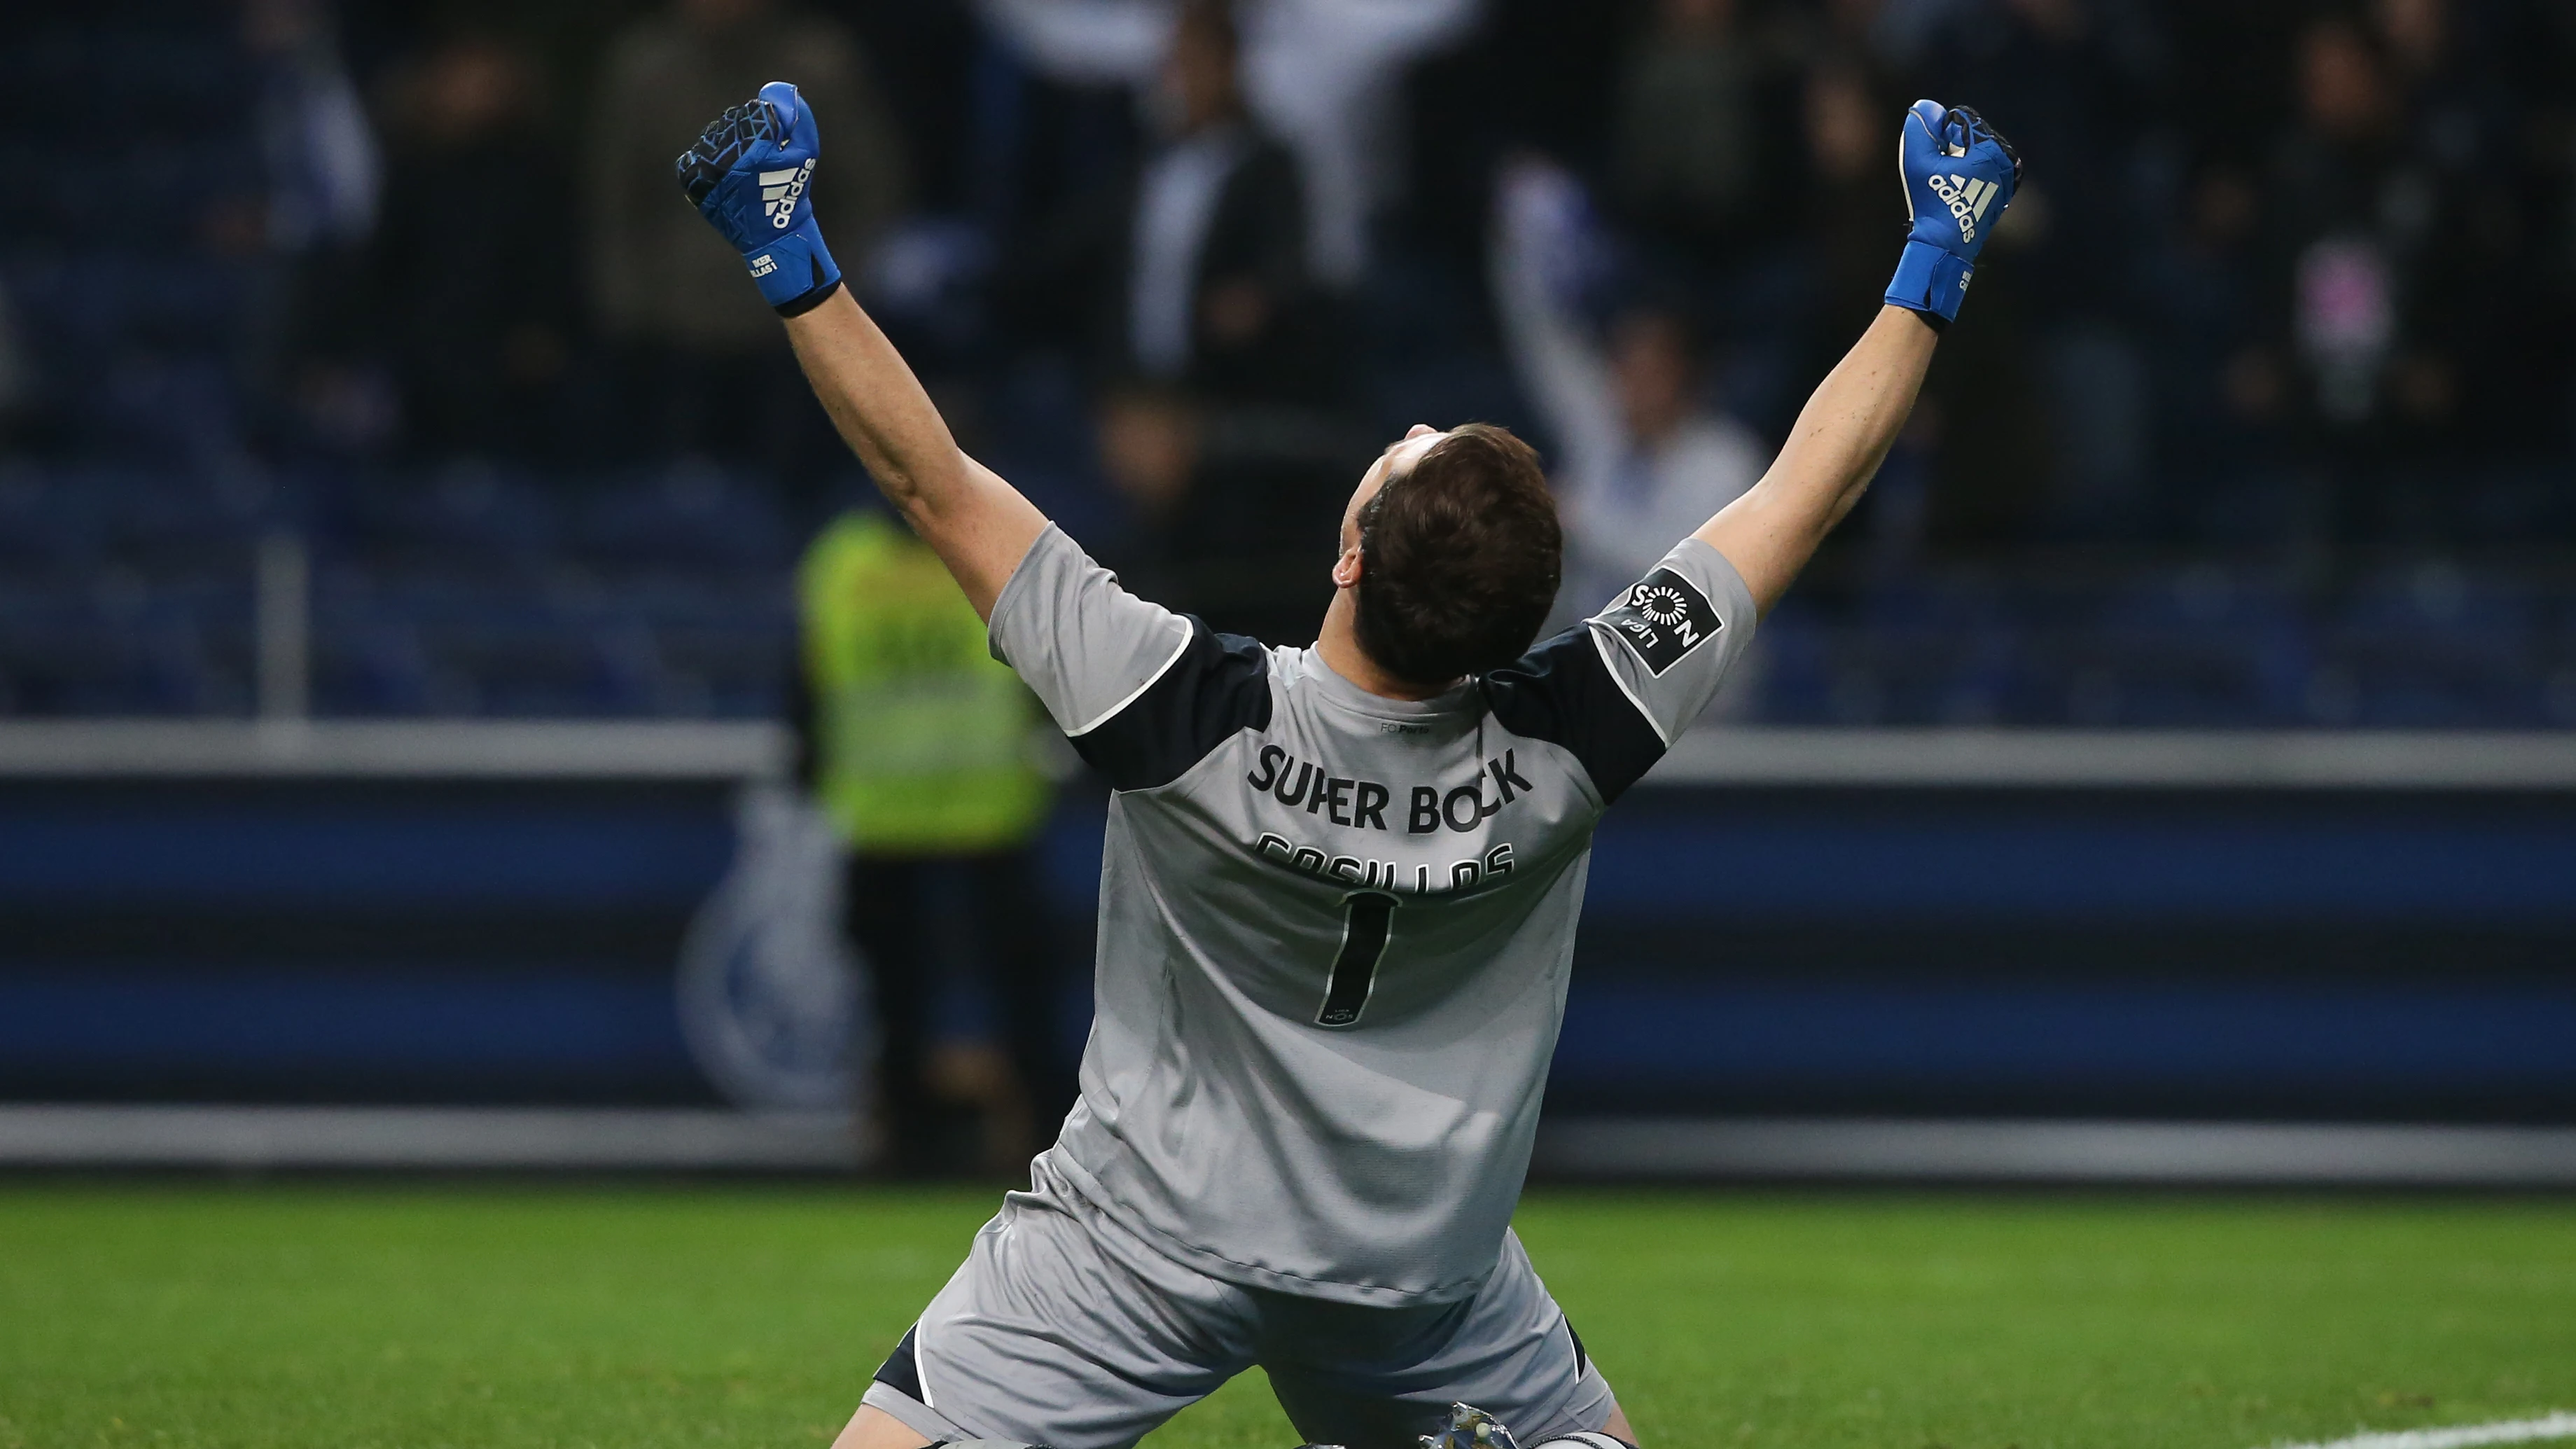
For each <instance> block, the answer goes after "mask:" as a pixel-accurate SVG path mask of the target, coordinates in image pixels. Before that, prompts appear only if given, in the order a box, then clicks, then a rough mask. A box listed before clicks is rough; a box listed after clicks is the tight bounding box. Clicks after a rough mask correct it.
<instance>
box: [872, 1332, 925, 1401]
mask: <svg viewBox="0 0 2576 1449" xmlns="http://www.w3.org/2000/svg"><path fill="white" fill-rule="evenodd" d="M920 1331H921V1329H920V1326H919V1325H918V1324H916V1325H914V1326H913V1327H911V1328H907V1329H905V1330H904V1331H903V1342H901V1343H898V1344H896V1345H895V1346H894V1352H892V1353H890V1354H888V1355H886V1361H885V1365H884V1366H883V1367H881V1368H879V1369H878V1370H877V1375H876V1378H877V1382H878V1383H881V1384H883V1385H885V1386H886V1387H887V1388H890V1389H893V1390H894V1391H895V1392H897V1393H900V1394H902V1395H904V1396H905V1397H906V1398H909V1399H911V1400H912V1401H913V1402H915V1403H928V1402H929V1400H928V1399H926V1398H924V1397H923V1396H922V1392H921V1360H920V1357H919V1354H918V1351H917V1350H915V1349H914V1348H913V1346H912V1338H913V1335H914V1334H916V1333H918V1332H920Z"/></svg>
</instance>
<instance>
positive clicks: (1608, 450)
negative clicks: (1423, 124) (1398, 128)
mask: <svg viewBox="0 0 2576 1449" xmlns="http://www.w3.org/2000/svg"><path fill="white" fill-rule="evenodd" d="M1495 210H1496V218H1495V223H1496V224H1495V238H1494V257H1493V280H1494V293H1495V304H1496V310H1497V311H1498V312H1499V313H1500V314H1501V317H1502V321H1503V328H1504V333H1505V336H1506V337H1507V338H1508V340H1509V342H1510V344H1511V349H1512V358H1513V362H1514V363H1515V365H1516V366H1517V367H1518V369H1519V371H1520V376H1521V384H1522V386H1523V387H1525V388H1527V389H1528V390H1529V393H1530V397H1531V399H1532V400H1533V401H1534V402H1536V403H1537V405H1538V408H1539V412H1540V414H1541V415H1542V416H1543V417H1544V418H1545V419H1546V421H1547V426H1548V431H1549V433H1550V434H1551V435H1552V436H1553V437H1554V439H1555V442H1556V450H1557V456H1556V458H1555V459H1554V460H1553V463H1554V466H1553V467H1552V468H1551V469H1550V476H1551V477H1552V478H1553V479H1554V481H1555V484H1556V488H1557V495H1558V498H1559V500H1560V502H1561V504H1562V506H1563V509H1564V512H1565V543H1566V550H1565V551H1566V567H1565V586H1564V587H1563V588H1562V589H1561V590H1560V591H1559V593H1558V604H1557V612H1558V614H1559V615H1560V616H1562V617H1564V618H1567V619H1574V618H1581V617H1584V616H1585V615H1588V614H1591V613H1593V612H1595V611H1596V610H1598V609H1600V608H1601V607H1602V606H1603V605H1605V604H1607V603H1608V602H1609V601H1610V599H1611V598H1612V597H1613V596H1614V595H1616V594H1617V593H1618V592H1619V591H1620V590H1621V589H1624V588H1626V587H1627V586H1628V585H1630V584H1632V583H1635V582H1636V581H1637V580H1638V579H1640V578H1642V577H1644V576H1645V574H1646V572H1647V571H1648V570H1650V569H1652V568H1653V567H1654V566H1655V561H1656V560H1657V559H1660V558H1662V557H1663V556H1664V553H1665V552H1666V551H1667V550H1669V549H1670V548H1671V547H1672V546H1673V545H1674V544H1675V543H1677V542H1679V541H1680V540H1681V539H1682V538H1683V537H1684V536H1685V535H1687V534H1690V533H1692V532H1693V531H1695V530H1697V529H1698V528H1699V526H1700V525H1701V524H1703V523H1706V522H1707V521H1708V519H1709V516H1710V515H1711V514H1714V513H1715V512H1717V510H1719V509H1720V508H1723V507H1725V506H1726V505H1727V504H1728V503H1730V502H1733V501H1734V500H1735V498H1736V497H1737V495H1739V494H1741V493H1743V492H1744V490H1746V489H1747V488H1750V487H1752V486H1753V483H1754V480H1756V479H1757V478H1759V477H1761V475H1762V470H1763V468H1764V467H1765V466H1767V465H1768V463H1769V461H1770V451H1769V450H1768V449H1767V448H1765V447H1763V446H1762V443H1761V440H1760V439H1758V438H1756V437H1754V436H1753V434H1752V432H1751V431H1750V430H1748V429H1747V428H1745V426H1744V425H1743V424H1741V423H1739V422H1737V421H1735V420H1734V419H1733V418H1729V417H1726V416H1724V415H1723V414H1720V413H1716V412H1713V411H1711V410H1710V409H1709V407H1708V405H1707V403H1706V400H1705V397H1704V395H1703V388H1702V377H1701V372H1700V367H1699V359H1698V357H1697V354H1696V349H1695V347H1694V345H1693V341H1692V337H1691V328H1690V324H1689V322H1688V321H1687V319H1686V318H1685V317H1683V316H1682V315H1681V314H1679V313H1678V312H1676V311H1674V310H1671V309H1669V308H1657V307H1653V306H1645V307H1634V308H1631V309H1629V310H1627V311H1626V312H1624V313H1623V314H1622V315H1621V316H1620V317H1619V318H1618V319H1617V321H1616V322H1615V323H1614V325H1613V326H1612V328H1611V331H1610V338H1609V344H1608V346H1607V347H1606V348H1605V347H1603V346H1600V345H1598V344H1596V343H1594V342H1593V340H1592V339H1591V338H1590V337H1589V336H1587V335H1586V334H1585V330H1584V327H1583V324H1582V321H1581V319H1580V318H1579V317H1578V316H1577V315H1576V314H1575V311H1574V309H1573V307H1572V306H1571V305H1570V298H1569V296H1568V294H1569V293H1570V292H1571V291H1572V290H1573V286H1574V284H1576V283H1577V282H1578V281H1579V278H1580V272H1581V265H1580V261H1579V253H1580V249H1581V248H1582V245H1583V241H1582V237H1581V229H1582V227H1583V224H1584V217H1583V214H1584V210H1585V207H1584V201H1583V196H1582V193H1581V190H1580V189H1579V188H1578V187H1577V186H1576V184H1575V183H1574V181H1573V178H1571V177H1569V176H1567V175H1566V174H1565V173H1564V172H1562V171H1558V170H1556V169H1555V168H1553V167H1550V166H1547V165H1545V164H1543V163H1537V162H1525V163H1521V164H1520V165H1518V166H1516V167H1515V168H1513V170H1512V171H1511V172H1510V173H1509V174H1507V175H1506V176H1505V177H1504V178H1503V181H1502V184H1501V186H1500V188H1499V189H1498V192H1497V195H1496V198H1495Z"/></svg>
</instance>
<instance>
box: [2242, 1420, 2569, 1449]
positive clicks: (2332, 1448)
mask: <svg viewBox="0 0 2576 1449" xmlns="http://www.w3.org/2000/svg"><path fill="white" fill-rule="evenodd" d="M2544 1439H2576V1414H2569V1413H2557V1414H2551V1415H2549V1416H2548V1417H2546V1418H2541V1419H2508V1420H2505V1421H2503V1422H2501V1423H2494V1424H2462V1425H2460V1426H2458V1427H2456V1428H2451V1429H2404V1430H2400V1431H2398V1432H2395V1433H2390V1434H2356V1435H2354V1436H2353V1437H2351V1438H2349V1439H2336V1440H2333V1441H2331V1442H2328V1443H2323V1444H2281V1445H2276V1446H2275V1449H2469V1446H2470V1445H2473V1444H2530V1443H2536V1442H2538V1441H2540V1440H2544Z"/></svg>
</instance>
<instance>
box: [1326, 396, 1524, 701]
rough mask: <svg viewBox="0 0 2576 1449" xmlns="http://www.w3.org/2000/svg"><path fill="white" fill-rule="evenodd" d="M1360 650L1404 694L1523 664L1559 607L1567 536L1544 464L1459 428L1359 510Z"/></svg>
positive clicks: (1502, 435) (1507, 442) (1488, 427)
mask: <svg viewBox="0 0 2576 1449" xmlns="http://www.w3.org/2000/svg"><path fill="white" fill-rule="evenodd" d="M1359 528H1360V582H1359V597H1358V599H1357V600H1356V602H1357V604H1358V612H1357V616H1356V619H1355V621H1354V622H1355V623H1356V624H1357V626H1358V632H1359V641H1360V647H1361V648H1362V649H1365V650H1367V651H1368V656H1369V658H1371V659H1373V660H1375V661H1376V662H1377V664H1378V667H1379V668H1382V669H1384V670H1386V671H1387V672H1388V673H1390V674H1393V675H1394V676H1395V677H1396V678H1398V679H1401V680H1403V681H1405V682H1406V683H1408V684H1418V685H1424V686H1433V685H1440V684H1446V683H1447V682H1449V681H1450V680H1453V679H1456V678H1457V677H1459V676H1460V675H1462V674H1483V673H1485V672H1487V671H1488V670H1493V669H1499V668H1501V667H1502V666H1504V665H1506V664H1509V663H1511V662H1512V661H1513V660H1515V659H1518V658H1519V657H1521V655H1523V654H1524V653H1527V652H1528V650H1529V647H1530V641H1531V640H1533V639H1535V638H1537V637H1538V631H1539V626H1540V625H1541V624H1544V623H1546V622H1547V611H1548V610H1549V609H1550V608H1553V607H1554V606H1555V604H1556V586H1557V582H1558V580H1559V578H1560V577H1561V576H1562V574H1563V572H1564V561H1565V531H1564V529H1563V527H1562V526H1560V525H1559V524H1558V522H1557V518H1556V499H1555V498H1554V497H1553V496H1552V495H1551V494H1549V492H1548V489H1547V474H1546V472H1545V471H1544V470H1542V469H1541V468H1540V467H1539V462H1538V453H1537V452H1536V451H1535V450H1533V449H1532V448H1531V447H1530V445H1529V444H1527V443H1524V442H1522V441H1521V440H1520V439H1518V438H1516V437H1513V436H1512V434H1511V431H1510V430H1509V429H1507V428H1498V427H1496V426H1494V425H1493V424H1491V423H1468V424H1465V425H1463V426H1461V427H1457V428H1452V429H1451V430H1450V431H1449V436H1447V437H1446V438H1443V439H1441V440H1440V441H1439V442H1437V443H1435V444H1433V445H1432V446H1431V449H1430V450H1429V451H1428V452H1426V453H1424V454H1423V455H1422V457H1421V459H1420V461H1418V462H1416V463H1415V464H1414V465H1413V468H1412V471H1410V472H1407V473H1405V474H1403V475H1401V476H1399V477H1394V478H1389V479H1388V480H1387V481H1386V482H1385V483H1384V484H1383V485H1381V486H1380V487H1379V488H1378V491H1377V496H1376V497H1374V498H1371V499H1370V500H1369V501H1368V502H1367V503H1366V504H1365V505H1363V506H1362V507H1361V509H1360V513H1359Z"/></svg>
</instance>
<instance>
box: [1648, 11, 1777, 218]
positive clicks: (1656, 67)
mask: <svg viewBox="0 0 2576 1449" xmlns="http://www.w3.org/2000/svg"><path fill="white" fill-rule="evenodd" d="M1738 10H1739V6H1738V4H1737V0H1658V3H1657V4H1656V6H1655V22H1654V25H1653V26H1652V28H1650V29H1649V30H1648V31H1647V32H1646V33H1645V34H1644V35H1642V36H1640V37H1639V38H1638V40H1637V43H1636V47H1635V49H1634V51H1633V53H1632V54H1631V55H1630V56H1629V57H1628V59H1627V61H1626V63H1625V65H1624V66H1623V67H1622V69H1621V72H1620V76H1619V81H1618V90H1617V95H1616V99H1615V102H1614V104H1615V106H1616V114H1615V116H1614V117H1613V120H1612V130H1611V139H1610V185H1611V196H1612V199H1613V200H1614V201H1615V202H1616V203H1617V205H1618V207H1619V209H1620V211H1621V212H1622V213H1623V214H1624V215H1626V216H1627V217H1628V218H1629V219H1631V220H1632V221H1634V222H1635V223H1636V224H1637V225H1638V226H1640V227H1642V228H1644V229H1645V230H1646V231H1647V232H1648V233H1649V234H1650V235H1652V236H1654V237H1656V238H1657V239H1659V240H1661V241H1663V242H1665V243H1667V244H1668V245H1670V246H1671V247H1673V248H1675V249H1676V250H1679V251H1684V252H1688V253H1691V254H1694V255H1697V256H1700V257H1703V258H1706V259H1709V260H1711V261H1715V260H1717V259H1719V258H1723V257H1727V256H1730V255H1733V254H1736V253H1740V252H1742V251H1743V250H1744V249H1745V248H1747V247H1748V246H1752V245H1756V244H1760V245H1774V244H1777V243H1778V242H1779V240H1780V239H1781V238H1780V235H1779V231H1778V228H1777V227H1776V226H1774V225H1768V224H1765V223H1766V220H1767V218H1768V217H1771V216H1774V215H1777V214H1778V211H1779V202H1780V199H1781V197H1782V195H1783V194H1784V190H1787V189H1793V188H1794V184H1795V180H1796V174H1795V171H1794V168H1793V167H1790V166H1786V165H1783V164H1782V163H1781V161H1780V160H1779V159H1778V158H1780V157H1782V156H1784V155H1787V154H1792V153H1790V151H1789V148H1788V147H1786V146H1785V145H1784V144H1783V143H1784V142H1786V141H1787V140H1788V137H1787V136H1785V135H1782V134H1780V132H1781V131H1782V130H1783V127H1784V117H1783V115H1782V112H1781V108H1779V107H1777V106H1776V105H1774V104H1773V103H1772V102H1773V100H1774V97H1773V96H1772V95H1771V94H1770V92H1771V91H1772V90H1773V89H1774V87H1773V86H1772V85H1771V83H1770V82H1771V78H1770V76H1768V75H1767V74H1766V70H1767V65H1766V61H1765V58H1764V57H1763V56H1762V55H1761V54H1760V52H1759V51H1758V49H1757V47H1756V46H1755V44H1754V42H1753V41H1752V39H1751V37H1749V36H1748V35H1747V34H1746V33H1745V26H1744V25H1743V23H1742V20H1741V18H1740V16H1739V14H1738Z"/></svg>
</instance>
